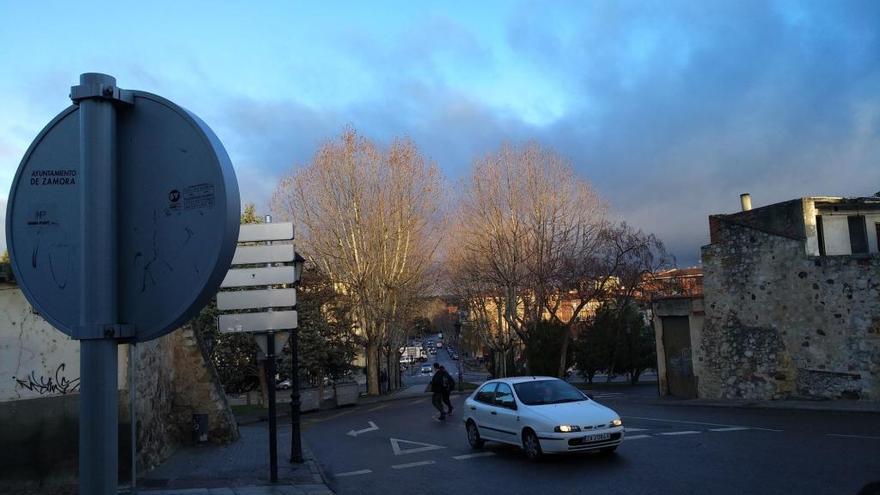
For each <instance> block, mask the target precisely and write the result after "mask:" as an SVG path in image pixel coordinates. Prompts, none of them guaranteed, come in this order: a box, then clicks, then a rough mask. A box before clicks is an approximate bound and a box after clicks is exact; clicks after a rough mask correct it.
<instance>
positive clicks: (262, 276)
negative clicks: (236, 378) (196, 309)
mask: <svg viewBox="0 0 880 495" xmlns="http://www.w3.org/2000/svg"><path fill="white" fill-rule="evenodd" d="M266 222H267V223H262V224H246V225H242V226H241V230H240V234H239V238H238V241H239V243H248V244H247V245H239V246H238V248H237V249H236V252H235V256H234V257H233V261H232V264H233V265H255V264H262V263H267V265H266V267H259V268H254V267H252V266H247V267H245V268H233V269H231V270H229V272H228V273H227V274H226V277H225V278H224V279H223V283H222V284H221V288H224V289H237V290H235V291H221V292H219V293H217V309H218V310H220V311H238V312H235V313H227V314H221V315H220V316H219V317H218V319H217V327H218V330H219V331H220V332H223V333H231V332H250V333H252V334H253V336H254V338H255V340H256V341H257V344H258V346H259V347H260V349H261V350H262V351H263V353H265V355H266V360H267V363H266V368H267V370H266V374H267V375H268V376H267V382H268V383H269V390H268V393H269V397H268V399H269V479H270V480H271V481H272V482H273V483H274V482H276V481H278V452H277V448H278V445H277V437H276V434H277V432H276V422H275V405H276V404H275V373H276V361H275V360H276V358H277V355H276V351H280V350H281V349H282V348H283V342H284V340H286V338H287V334H286V333H285V332H286V331H287V330H290V351H291V357H292V359H291V361H292V372H291V380H290V381H291V386H290V390H291V392H290V399H291V400H290V412H291V414H290V418H291V456H290V462H302V444H301V438H300V424H299V409H300V397H299V375H298V369H299V364H298V360H297V359H298V345H297V340H298V336H297V327H298V322H297V312H296V289H288V288H279V287H276V286H279V285H286V284H293V285H294V286H296V284H297V283H298V281H299V280H298V278H299V277H298V274H297V267H298V266H299V267H301V266H302V262H303V261H304V260H303V258H302V257H301V256H299V255H298V254H297V253H296V252H295V251H294V249H293V245H291V244H282V245H273V244H272V241H292V240H293V224H291V223H271V218H270V217H267V218H266ZM255 242H265V243H267V244H266V245H260V246H253V245H250V244H251V243H255ZM275 263H288V265H285V266H274V264H275ZM291 264H292V265H291ZM286 308H292V309H286ZM256 309H262V310H264V311H260V312H253V311H251V312H241V311H242V310H244V311H249V310H256ZM279 335H282V336H284V337H285V338H284V340H282V341H281V342H279V341H277V340H276V337H277V336H279Z"/></svg>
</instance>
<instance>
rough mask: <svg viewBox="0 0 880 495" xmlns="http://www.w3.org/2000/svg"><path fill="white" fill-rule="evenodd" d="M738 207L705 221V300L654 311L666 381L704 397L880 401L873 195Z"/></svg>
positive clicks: (877, 222)
mask: <svg viewBox="0 0 880 495" xmlns="http://www.w3.org/2000/svg"><path fill="white" fill-rule="evenodd" d="M743 203H744V205H743V206H744V208H743V211H741V212H738V213H734V214H728V215H713V216H711V217H710V218H709V223H710V239H711V242H710V244H709V245H707V246H704V247H703V249H702V262H703V270H704V280H703V283H704V288H703V290H704V296H703V298H702V299H701V298H685V300H678V301H670V300H667V301H659V302H658V303H657V304H656V305H655V313H656V317H655V323H656V324H657V325H656V326H657V330H658V331H657V335H658V336H657V344H658V351H663V352H664V354H669V352H668V351H669V349H665V344H664V342H663V334H664V332H667V333H670V334H672V333H675V334H676V335H677V336H678V337H677V338H676V339H674V340H676V345H677V347H676V349H673V350H672V351H673V352H672V354H674V356H673V357H674V359H673V361H672V362H671V363H672V365H673V367H678V368H677V369H673V370H666V373H665V374H666V375H667V376H672V377H673V378H674V380H679V379H681V378H682V377H683V378H684V381H685V385H687V383H686V382H687V380H688V379H690V380H692V385H693V389H692V390H693V392H694V393H692V394H690V395H691V396H693V395H696V396H699V397H705V398H748V399H790V398H823V399H867V400H880V254H878V246H880V242H878V241H880V239H878V236H880V198H856V199H846V198H833V197H808V198H801V199H796V200H792V201H786V202H783V203H777V204H773V205H769V206H765V207H761V208H755V209H751V208H750V205H749V202H746V201H744V202H743ZM681 329H684V335H685V338H684V339H682V338H679V337H681V334H682V331H681ZM667 340H668V339H667ZM661 385H662V384H661ZM675 385H679V388H680V389H681V387H680V385H681V383H678V384H673V387H672V388H675ZM661 390H662V386H661ZM682 390H683V392H680V393H679V394H676V393H675V392H674V391H672V390H670V387H669V383H667V389H666V390H665V391H666V392H667V393H673V395H681V394H683V395H686V396H687V395H689V394H688V389H687V387H684V388H683V389H682Z"/></svg>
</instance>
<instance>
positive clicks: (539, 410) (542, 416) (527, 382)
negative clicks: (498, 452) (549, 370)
mask: <svg viewBox="0 0 880 495" xmlns="http://www.w3.org/2000/svg"><path fill="white" fill-rule="evenodd" d="M462 419H463V421H464V423H465V428H466V430H467V439H468V443H470V444H471V447H473V448H475V449H479V448H482V447H483V444H484V443H485V442H486V441H487V440H491V441H496V442H502V443H509V444H512V445H517V446H520V447H522V449H523V450H524V451H525V453H526V456H528V457H529V458H530V459H534V460H536V459H538V458H540V457H541V456H542V455H543V454H557V453H563V452H582V451H589V450H600V451H602V452H607V453H610V452H614V450H615V449H617V447H618V446H619V445H620V443H621V442H622V441H623V436H624V429H623V422H622V421H621V420H620V415H619V414H617V413H616V412H614V411H613V410H611V409H609V408H607V407H605V406H603V405H601V404H599V403H597V402H596V401H594V400H592V399H590V398H589V397H587V395H586V394H585V393H583V392H581V391H580V390H578V389H576V388H575V387H573V386H572V385H570V384H568V383H566V382H564V381H562V380H560V379H558V378H552V377H546V376H538V377H532V376H528V377H522V376H521V377H515V378H501V379H498V380H491V381H488V382H486V383H484V384H483V385H482V386H481V387H480V388H479V389H477V390H476V391H474V393H473V394H471V395H470V397H468V398H467V400H465V407H464V417H463V418H462Z"/></svg>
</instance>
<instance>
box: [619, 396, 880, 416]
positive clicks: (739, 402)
mask: <svg viewBox="0 0 880 495" xmlns="http://www.w3.org/2000/svg"><path fill="white" fill-rule="evenodd" d="M623 400H628V399H623ZM628 402H632V403H637V404H645V405H658V406H685V407H687V406H691V407H730V408H744V409H788V410H800V411H831V412H847V413H870V414H880V402H877V401H856V400H747V399H678V398H674V397H657V398H654V399H648V398H642V397H639V398H634V399H632V400H628Z"/></svg>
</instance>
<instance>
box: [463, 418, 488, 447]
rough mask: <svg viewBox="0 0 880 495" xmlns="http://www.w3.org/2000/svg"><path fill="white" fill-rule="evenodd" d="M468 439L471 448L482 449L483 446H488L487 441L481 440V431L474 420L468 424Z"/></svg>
mask: <svg viewBox="0 0 880 495" xmlns="http://www.w3.org/2000/svg"><path fill="white" fill-rule="evenodd" d="M467 438H468V443H469V444H471V448H474V449H482V448H483V445H486V441H485V440H483V439H482V438H480V430H478V429H477V424H476V423H474V422H473V421H472V420H468V422H467Z"/></svg>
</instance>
